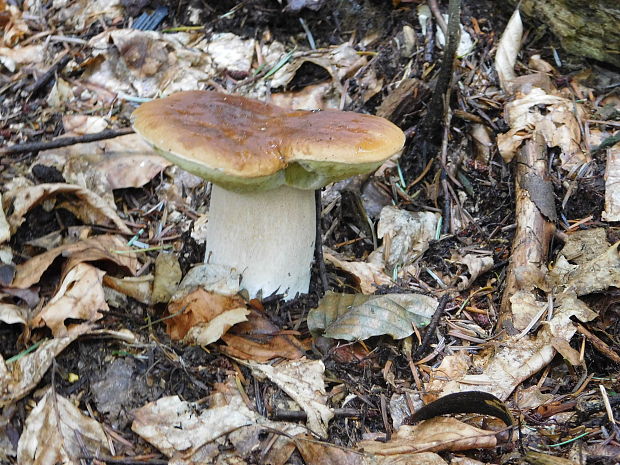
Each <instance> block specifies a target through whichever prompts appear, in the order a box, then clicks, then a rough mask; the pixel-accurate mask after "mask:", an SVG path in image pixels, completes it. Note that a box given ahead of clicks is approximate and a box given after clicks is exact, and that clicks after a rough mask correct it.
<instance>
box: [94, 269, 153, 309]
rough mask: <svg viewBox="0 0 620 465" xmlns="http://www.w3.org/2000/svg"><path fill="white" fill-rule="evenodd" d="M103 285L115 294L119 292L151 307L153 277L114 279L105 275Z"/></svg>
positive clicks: (147, 275)
mask: <svg viewBox="0 0 620 465" xmlns="http://www.w3.org/2000/svg"><path fill="white" fill-rule="evenodd" d="M103 284H104V285H105V286H107V287H109V288H110V289H114V290H115V291H116V292H120V293H121V294H124V295H126V296H128V297H131V298H132V299H136V300H137V301H138V302H142V303H143V304H146V305H151V304H152V302H151V294H152V289H153V275H151V274H146V275H142V276H135V277H134V276H130V277H125V278H115V277H114V276H110V275H105V276H104V277H103Z"/></svg>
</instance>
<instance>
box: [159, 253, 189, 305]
mask: <svg viewBox="0 0 620 465" xmlns="http://www.w3.org/2000/svg"><path fill="white" fill-rule="evenodd" d="M182 276H183V274H182V272H181V265H179V260H178V259H177V257H176V256H175V255H173V254H170V253H164V252H162V253H160V254H159V255H158V256H157V258H156V259H155V278H154V280H153V294H152V298H151V301H152V302H154V303H159V302H168V301H169V300H170V298H171V297H172V294H174V292H175V291H176V290H177V287H178V286H179V283H180V282H181V278H182Z"/></svg>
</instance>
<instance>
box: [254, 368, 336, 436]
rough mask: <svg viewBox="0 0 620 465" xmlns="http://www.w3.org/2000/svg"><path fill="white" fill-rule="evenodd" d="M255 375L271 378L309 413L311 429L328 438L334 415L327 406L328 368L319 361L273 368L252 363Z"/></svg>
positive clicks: (308, 423)
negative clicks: (324, 377)
mask: <svg viewBox="0 0 620 465" xmlns="http://www.w3.org/2000/svg"><path fill="white" fill-rule="evenodd" d="M248 365H249V367H250V368H251V369H252V373H253V374H254V376H257V377H259V378H261V379H264V378H268V379H269V380H270V381H272V382H273V383H275V384H276V385H277V386H278V387H279V388H280V389H282V390H283V391H284V392H285V393H286V394H288V396H289V397H290V398H291V399H293V400H294V401H295V402H297V404H298V405H299V406H300V407H301V408H302V409H303V410H304V412H306V415H307V418H308V420H307V425H308V429H310V431H312V432H313V433H315V434H317V435H318V436H320V437H322V438H325V437H327V425H328V423H329V420H331V419H332V418H333V416H334V412H332V410H331V409H330V408H329V407H328V406H327V405H326V404H327V394H326V393H325V381H324V379H323V375H324V372H325V365H323V362H322V361H320V360H306V359H302V360H291V361H285V362H282V363H279V364H278V365H275V366H272V365H269V364H259V363H249V364H248Z"/></svg>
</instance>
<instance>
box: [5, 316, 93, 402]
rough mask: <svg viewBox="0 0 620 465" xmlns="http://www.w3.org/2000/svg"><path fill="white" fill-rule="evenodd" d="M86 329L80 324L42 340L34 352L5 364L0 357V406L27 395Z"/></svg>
mask: <svg viewBox="0 0 620 465" xmlns="http://www.w3.org/2000/svg"><path fill="white" fill-rule="evenodd" d="M86 330H87V328H85V327H84V326H80V327H78V328H74V330H72V331H70V332H69V334H68V335H67V336H66V337H60V338H55V339H51V340H49V341H44V342H43V343H41V345H39V347H38V348H37V349H36V350H35V351H34V352H31V353H29V354H26V355H24V356H23V357H21V358H19V359H18V360H16V361H14V362H12V363H8V364H7V363H5V361H4V359H2V357H0V407H4V406H6V405H9V404H12V403H14V402H16V401H18V400H19V399H21V398H22V397H24V396H26V395H28V394H29V393H30V391H32V390H33V389H34V388H35V387H36V386H37V384H39V382H40V381H41V379H43V376H44V375H45V373H46V372H47V369H48V368H49V367H50V366H51V365H52V362H53V361H54V358H55V357H56V356H57V355H58V354H59V353H60V352H62V351H63V350H64V349H65V348H66V347H67V346H68V345H69V344H71V343H72V342H73V341H75V340H76V339H77V338H78V337H79V336H80V335H82V334H83V333H85V332H86Z"/></svg>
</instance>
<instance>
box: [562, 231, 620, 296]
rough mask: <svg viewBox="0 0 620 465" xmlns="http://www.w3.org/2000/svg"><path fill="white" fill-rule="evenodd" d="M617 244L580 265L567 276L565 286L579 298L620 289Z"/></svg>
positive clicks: (619, 259)
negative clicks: (609, 289)
mask: <svg viewBox="0 0 620 465" xmlns="http://www.w3.org/2000/svg"><path fill="white" fill-rule="evenodd" d="M618 245H620V242H616V243H615V244H614V245H612V246H611V247H609V248H608V249H607V250H606V251H605V252H604V253H603V254H601V255H599V256H597V257H596V258H593V259H592V260H590V261H588V262H586V263H583V264H581V265H579V266H578V267H577V268H576V269H575V270H573V271H571V272H569V273H568V274H567V275H566V281H565V285H566V287H567V288H568V289H572V290H574V291H575V293H576V294H577V295H579V296H581V295H586V294H592V293H593V292H599V291H603V290H605V289H607V288H609V287H620V254H619V253H618Z"/></svg>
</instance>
